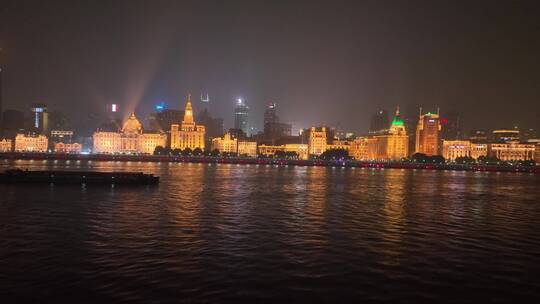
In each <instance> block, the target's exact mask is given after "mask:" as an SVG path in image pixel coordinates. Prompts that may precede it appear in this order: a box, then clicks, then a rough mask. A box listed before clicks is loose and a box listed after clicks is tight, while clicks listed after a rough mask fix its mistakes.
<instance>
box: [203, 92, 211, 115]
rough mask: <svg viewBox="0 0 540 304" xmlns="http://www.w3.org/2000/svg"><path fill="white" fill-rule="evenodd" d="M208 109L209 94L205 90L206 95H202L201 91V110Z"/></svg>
mask: <svg viewBox="0 0 540 304" xmlns="http://www.w3.org/2000/svg"><path fill="white" fill-rule="evenodd" d="M204 110H206V111H210V96H209V95H208V92H206V95H203V93H201V111H204Z"/></svg>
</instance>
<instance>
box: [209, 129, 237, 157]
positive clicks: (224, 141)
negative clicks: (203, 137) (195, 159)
mask: <svg viewBox="0 0 540 304" xmlns="http://www.w3.org/2000/svg"><path fill="white" fill-rule="evenodd" d="M213 150H218V151H219V152H220V153H238V139H236V138H233V137H231V134H230V133H227V134H225V135H224V136H223V138H221V137H216V138H214V139H212V151H213Z"/></svg>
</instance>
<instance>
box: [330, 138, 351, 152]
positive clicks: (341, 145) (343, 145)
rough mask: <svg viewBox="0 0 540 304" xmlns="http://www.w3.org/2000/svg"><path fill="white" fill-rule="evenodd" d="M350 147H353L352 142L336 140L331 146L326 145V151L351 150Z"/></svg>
mask: <svg viewBox="0 0 540 304" xmlns="http://www.w3.org/2000/svg"><path fill="white" fill-rule="evenodd" d="M350 147H351V142H350V141H348V140H342V139H334V140H333V141H332V143H331V144H327V145H326V150H331V149H343V150H349V148H350Z"/></svg>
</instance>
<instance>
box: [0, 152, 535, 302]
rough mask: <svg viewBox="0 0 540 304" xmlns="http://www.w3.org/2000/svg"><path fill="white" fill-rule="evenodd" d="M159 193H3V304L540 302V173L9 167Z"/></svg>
mask: <svg viewBox="0 0 540 304" xmlns="http://www.w3.org/2000/svg"><path fill="white" fill-rule="evenodd" d="M8 167H23V168H29V169H44V168H48V169H70V170H82V169H89V170H96V171H113V170H116V171H145V172H148V173H156V174H158V175H160V176H161V183H160V185H159V186H155V187H147V186H143V187H115V188H112V187H109V186H87V187H81V186H52V185H1V184H0V242H1V243H0V301H1V302H2V303H15V302H17V303H23V302H36V303H37V302H39V303H44V302H49V303H106V302H125V303H177V302H189V303H193V302H195V303H199V302H211V303H215V302H232V303H238V302H250V303H259V302H301V301H302V302H331V303H337V302H372V301H378V302H387V303H395V302H399V303H420V302H431V303H480V302H481V303H486V302H506V303H510V302H514V303H517V302H520V301H521V302H522V301H523V300H528V301H530V302H536V303H539V301H540V187H539V186H540V176H539V175H532V174H524V173H523V174H521V173H485V172H484V173H482V172H451V171H421V170H397V169H387V170H371V169H360V168H357V169H352V168H348V169H343V168H314V167H273V166H255V165H249V166H241V165H203V164H177V163H171V164H169V163H138V162H131V163H120V162H90V163H88V162H82V163H78V162H76V161H71V162H65V161H58V162H54V161H5V160H0V169H5V168H8Z"/></svg>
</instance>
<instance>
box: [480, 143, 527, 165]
mask: <svg viewBox="0 0 540 304" xmlns="http://www.w3.org/2000/svg"><path fill="white" fill-rule="evenodd" d="M534 151H535V145H534V144H522V143H519V142H517V141H513V142H506V143H493V144H491V145H490V150H489V155H490V156H493V157H496V158H498V159H500V160H503V161H516V160H534Z"/></svg>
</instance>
